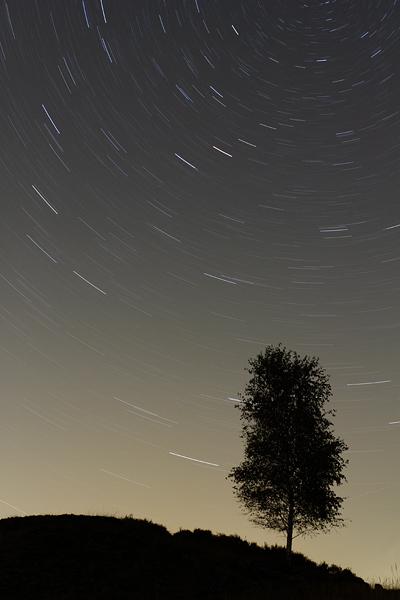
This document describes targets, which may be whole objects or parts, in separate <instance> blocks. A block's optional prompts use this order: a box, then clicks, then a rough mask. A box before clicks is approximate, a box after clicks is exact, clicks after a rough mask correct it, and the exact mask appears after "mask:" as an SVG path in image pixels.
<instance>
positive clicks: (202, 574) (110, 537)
mask: <svg viewBox="0 0 400 600" xmlns="http://www.w3.org/2000/svg"><path fill="white" fill-rule="evenodd" d="M0 541H1V543H0V598H1V599H2V600H18V599H19V598H21V599H22V598H23V599H24V600H30V599H32V600H33V599H35V600H36V599H40V600H111V599H112V600H117V599H118V600H128V599H129V600H150V599H151V600H169V599H171V600H172V599H173V600H195V599H197V598H199V599H204V600H269V599H273V600H297V599H305V600H306V599H307V600H314V599H315V600H317V599H318V600H320V599H321V600H350V599H351V600H357V599H360V600H364V599H369V598H370V599H377V600H380V599H381V598H393V600H394V599H397V598H398V599H400V590H399V589H391V590H386V589H384V588H383V587H380V586H379V584H378V585H377V586H376V588H375V589H374V588H373V587H372V586H371V585H369V584H368V583H366V582H365V581H363V580H362V579H361V578H359V577H357V576H356V575H355V574H354V573H352V572H351V571H350V570H349V569H341V568H339V567H336V566H334V565H331V566H328V565H327V564H325V563H322V564H319V565H317V564H316V563H314V562H313V561H311V560H309V559H308V558H306V557H305V556H304V555H302V554H300V553H293V560H292V563H291V565H290V566H289V565H287V564H286V561H285V549H284V548H282V547H279V546H272V547H268V546H264V547H260V546H258V545H257V544H255V543H248V542H247V541H245V540H242V539H241V538H240V537H239V536H237V535H230V536H227V535H222V534H217V535H215V534H213V533H211V531H207V530H202V529H195V530H194V531H188V530H180V531H178V532H177V533H175V534H171V533H169V532H168V531H167V529H166V528H165V527H164V526H163V525H158V524H155V523H153V522H152V521H148V520H139V519H135V518H133V517H132V516H129V517H124V518H117V517H110V516H87V515H41V516H28V517H10V518H8V519H3V520H0ZM392 587H394V586H392Z"/></svg>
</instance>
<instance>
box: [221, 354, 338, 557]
mask: <svg viewBox="0 0 400 600" xmlns="http://www.w3.org/2000/svg"><path fill="white" fill-rule="evenodd" d="M249 364H250V368H247V369H246V370H247V371H248V372H249V373H250V375H252V378H251V379H250V381H249V383H248V384H247V386H246V388H245V394H244V396H242V395H239V398H240V401H241V402H240V404H237V405H236V408H239V409H240V411H241V417H240V418H241V421H242V435H241V437H242V438H243V439H244V443H245V449H244V456H245V458H244V461H243V462H242V463H241V464H240V465H239V466H238V467H234V468H233V469H232V470H231V472H230V473H229V475H228V477H229V478H231V479H233V481H234V486H233V488H234V493H235V495H236V496H237V498H238V499H239V500H240V501H241V503H242V504H243V505H244V507H245V510H246V512H247V513H248V514H249V515H250V519H251V520H252V521H253V522H254V523H256V524H257V525H261V526H262V527H265V528H267V529H273V530H277V531H280V532H282V533H285V534H286V556H287V559H288V560H290V555H291V551H292V539H293V538H294V537H297V536H299V535H306V534H312V533H316V532H318V531H328V530H329V529H330V528H332V527H339V526H343V519H341V518H340V516H339V514H340V507H341V504H342V502H343V500H344V498H340V497H339V496H337V495H336V494H335V492H334V491H333V490H332V489H331V488H332V486H333V485H334V484H336V485H340V484H341V483H342V482H343V481H346V478H345V476H344V475H342V470H343V468H344V467H345V465H346V464H347V462H348V461H346V460H344V459H343V458H342V457H341V453H342V452H344V451H345V450H347V449H348V448H347V446H346V444H345V443H344V441H343V440H341V439H339V438H336V437H335V436H334V435H333V433H332V431H331V427H332V423H331V422H330V421H329V419H328V418H327V416H328V415H334V414H335V411H334V410H329V411H326V410H325V409H324V404H325V402H328V401H329V397H330V396H331V395H332V392H331V386H330V384H329V383H328V380H329V376H328V375H327V374H326V373H325V371H324V369H323V368H322V367H321V366H320V365H319V361H318V359H317V358H315V357H313V358H309V357H307V356H305V357H304V358H301V357H300V356H299V355H298V354H297V353H296V352H293V351H287V350H286V348H283V347H282V346H281V344H279V345H278V346H277V347H272V346H268V347H267V348H266V349H265V351H264V353H262V352H261V353H260V354H258V355H257V357H256V358H255V359H250V360H249ZM293 532H296V535H293Z"/></svg>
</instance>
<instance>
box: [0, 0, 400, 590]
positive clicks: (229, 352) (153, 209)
mask: <svg viewBox="0 0 400 600" xmlns="http://www.w3.org/2000/svg"><path fill="white" fill-rule="evenodd" d="M0 14H1V19H0V63H1V67H0V74H1V87H0V102H1V104H0V106H1V111H0V119H1V129H0V136H1V137H0V161H1V164H0V170H1V177H0V187H1V212H2V218H1V238H0V240H1V241H0V243H1V269H0V275H1V277H0V287H1V299H0V316H1V321H0V332H1V335H0V349H1V372H2V377H1V412H0V415H1V419H0V420H1V436H0V440H1V441H0V448H1V455H2V460H1V464H2V486H1V494H0V516H1V517H2V518H4V517H7V516H10V515H14V514H45V513H53V514H58V513H86V514H96V513H101V514H117V515H120V516H123V515H126V514H133V516H135V517H137V518H147V519H152V520H153V521H155V522H159V523H162V524H164V525H165V526H166V527H167V528H168V529H170V530H171V531H176V530H177V529H178V528H179V527H184V528H190V529H193V528H196V527H200V528H204V529H211V530H213V531H214V532H222V533H228V534H231V533H238V534H239V535H240V536H242V537H246V538H247V539H249V540H251V541H257V542H258V543H260V544H263V543H264V542H266V543H270V544H274V543H279V542H281V543H282V538H279V537H277V536H276V535H275V534H274V533H273V532H268V531H265V530H261V529H257V528H255V527H254V526H252V525H251V524H250V523H249V521H248V520H247V519H246V517H245V516H244V515H243V514H242V513H241V510H240V506H239V505H238V504H237V503H236V501H235V499H234V496H233V494H232V488H231V484H230V482H229V481H226V479H225V478H226V475H227V474H228V472H229V471H230V469H231V468H232V466H235V465H237V464H238V463H239V462H240V461H241V460H242V456H243V449H242V442H241V439H240V427H241V426H240V421H239V414H238V411H237V410H235V409H234V405H235V403H236V398H237V394H238V393H239V392H242V391H243V390H244V386H245V384H246V382H247V379H248V374H247V373H246V371H245V370H244V369H245V367H246V366H247V361H248V359H249V358H251V357H255V356H256V354H258V353H259V352H260V351H261V350H263V349H264V348H265V346H266V345H268V344H274V345H275V344H278V343H279V342H282V343H283V345H284V346H286V347H287V348H288V349H292V350H295V351H297V352H298V353H299V354H301V355H304V354H307V355H309V356H318V357H319V358H320V361H321V364H322V366H323V367H324V368H325V369H326V370H327V372H328V373H329V374H330V375H331V384H332V388H333V397H332V400H331V407H332V408H335V409H336V410H337V416H336V419H335V433H336V434H337V435H339V436H340V437H343V438H344V440H345V442H346V443H347V445H348V446H349V451H348V453H347V454H348V456H347V458H349V467H348V469H347V471H346V476H347V479H348V483H347V484H345V485H344V486H343V487H342V488H341V490H340V492H341V495H344V496H346V497H347V498H348V499H347V500H346V502H345V508H344V514H343V516H344V517H345V518H346V519H349V522H348V525H347V527H346V528H345V529H343V530H340V532H334V533H331V534H330V535H326V536H323V535H320V536H318V537H316V538H315V539H309V538H308V539H307V538H306V539H300V538H299V539H298V540H296V547H295V550H299V551H302V552H304V553H305V554H307V555H308V556H310V558H313V559H314V560H316V561H317V562H321V561H326V562H327V563H336V564H338V565H341V566H343V567H350V568H352V569H353V570H354V571H355V572H356V573H357V574H358V575H360V576H362V577H365V578H371V577H380V576H382V577H384V576H386V575H390V567H391V565H394V564H395V562H396V560H398V553H399V551H400V546H399V524H400V523H399V517H398V505H399V494H400V487H399V483H400V482H399V476H398V464H399V458H400V455H399V417H400V402H399V374H398V373H399V358H400V352H399V326H400V315H399V306H400V302H399V300H400V271H399V267H400V237H399V236H400V229H399V227H400V203H399V197H398V190H399V184H400V106H399V94H400V74H399V65H400V5H399V3H398V2H397V1H396V0H382V1H380V2H372V1H370V0H363V1H361V0H329V1H325V2H318V1H312V2H309V3H307V4H306V3H304V2H301V1H294V0H271V2H261V1H255V0H243V1H241V2H239V1H237V0H186V1H183V0H168V1H166V0H163V1H162V0H148V1H146V2H144V1H141V0H137V1H136V2H130V1H128V0H115V1H113V2H111V1H110V0H82V1H73V0H65V1H63V2H59V1H56V0H46V1H43V2H28V3H27V2H23V1H22V0H12V1H10V0H8V2H6V1H3V2H2V3H1V4H0Z"/></svg>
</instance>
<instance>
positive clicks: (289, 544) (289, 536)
mask: <svg viewBox="0 0 400 600" xmlns="http://www.w3.org/2000/svg"><path fill="white" fill-rule="evenodd" d="M292 541H293V495H292V494H291V493H290V494H289V514H288V527H287V532H286V561H287V562H288V563H290V559H291V556H292Z"/></svg>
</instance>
